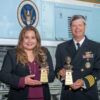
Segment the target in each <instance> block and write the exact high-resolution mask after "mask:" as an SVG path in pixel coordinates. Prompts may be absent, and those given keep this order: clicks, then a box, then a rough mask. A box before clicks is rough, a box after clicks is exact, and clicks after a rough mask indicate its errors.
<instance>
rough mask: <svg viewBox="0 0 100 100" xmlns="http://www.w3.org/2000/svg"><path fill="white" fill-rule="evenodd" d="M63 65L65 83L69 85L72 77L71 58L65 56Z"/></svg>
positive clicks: (71, 82)
mask: <svg viewBox="0 0 100 100" xmlns="http://www.w3.org/2000/svg"><path fill="white" fill-rule="evenodd" d="M65 63H66V64H65V65H64V68H65V70H66V76H65V85H71V84H73V78H72V67H73V66H72V65H71V64H70V63H71V58H70V57H66V58H65Z"/></svg>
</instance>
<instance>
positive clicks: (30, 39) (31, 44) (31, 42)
mask: <svg viewBox="0 0 100 100" xmlns="http://www.w3.org/2000/svg"><path fill="white" fill-rule="evenodd" d="M36 45H37V39H36V36H35V32H34V31H32V30H29V31H27V32H26V33H25V36H24V38H23V48H24V49H25V50H32V49H33V48H35V47H36Z"/></svg>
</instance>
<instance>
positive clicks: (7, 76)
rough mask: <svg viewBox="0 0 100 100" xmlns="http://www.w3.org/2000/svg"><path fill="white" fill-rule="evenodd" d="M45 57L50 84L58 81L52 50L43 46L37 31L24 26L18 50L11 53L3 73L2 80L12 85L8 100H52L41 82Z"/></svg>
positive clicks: (47, 88) (4, 63)
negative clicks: (55, 74) (51, 54)
mask: <svg viewBox="0 0 100 100" xmlns="http://www.w3.org/2000/svg"><path fill="white" fill-rule="evenodd" d="M43 55H45V56H46V58H47V60H46V61H47V64H48V66H49V67H46V70H47V71H48V81H49V82H52V81H53V79H54V71H53V64H52V59H51V56H50V53H49V51H48V50H47V49H46V48H44V47H41V39H40V36H39V33H38V31H37V29H36V28H34V27H32V26H30V27H24V28H23V29H22V31H21V33H20V36H19V41H18V45H17V48H16V49H13V50H9V51H8V52H7V54H6V56H5V58H4V62H3V66H2V69H1V71H0V81H2V82H4V83H6V84H8V85H10V91H9V95H8V100H50V91H49V86H48V84H47V83H45V84H43V83H42V82H41V81H40V74H41V65H42V63H43V62H42V61H43Z"/></svg>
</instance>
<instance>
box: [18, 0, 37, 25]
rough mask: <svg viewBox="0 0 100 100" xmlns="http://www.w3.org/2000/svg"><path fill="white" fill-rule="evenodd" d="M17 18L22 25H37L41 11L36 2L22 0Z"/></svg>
mask: <svg viewBox="0 0 100 100" xmlns="http://www.w3.org/2000/svg"><path fill="white" fill-rule="evenodd" d="M17 18H18V21H19V23H20V25H21V26H22V27H25V26H34V27H36V25H37V24H38V21H39V12H38V9H37V6H36V5H35V3H34V2H32V1H31V0H25V1H22V2H21V3H20V5H19V7H18V10H17Z"/></svg>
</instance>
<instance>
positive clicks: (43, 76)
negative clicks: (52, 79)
mask: <svg viewBox="0 0 100 100" xmlns="http://www.w3.org/2000/svg"><path fill="white" fill-rule="evenodd" d="M46 60H47V57H46V55H43V58H42V63H41V75H40V81H41V82H42V83H47V82H48V71H47V67H48V64H47V61H46Z"/></svg>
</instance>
